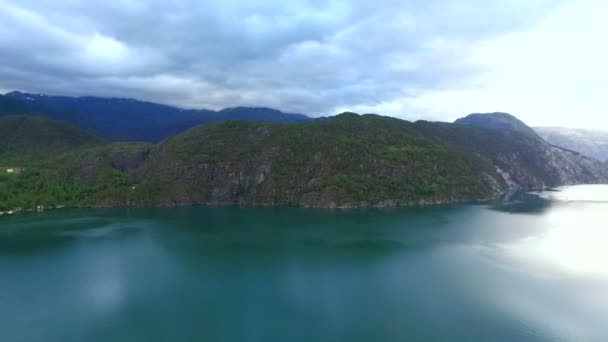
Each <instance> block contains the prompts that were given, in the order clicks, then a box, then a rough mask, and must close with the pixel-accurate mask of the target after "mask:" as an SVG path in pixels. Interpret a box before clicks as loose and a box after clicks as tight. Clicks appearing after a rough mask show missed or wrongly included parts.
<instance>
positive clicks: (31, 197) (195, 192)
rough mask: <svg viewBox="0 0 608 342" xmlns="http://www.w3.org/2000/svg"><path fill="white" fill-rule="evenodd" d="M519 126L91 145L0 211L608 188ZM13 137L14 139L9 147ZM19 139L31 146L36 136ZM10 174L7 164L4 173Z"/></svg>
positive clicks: (369, 202)
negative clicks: (563, 187) (579, 186)
mask: <svg viewBox="0 0 608 342" xmlns="http://www.w3.org/2000/svg"><path fill="white" fill-rule="evenodd" d="M30 120H31V119H30ZM515 120H517V119H515V118H514V117H506V116H505V115H503V114H488V115H482V116H479V115H476V116H474V120H468V119H466V118H465V119H463V120H459V121H458V122H459V123H458V124H450V123H436V122H426V121H419V122H415V123H412V122H408V121H403V120H399V119H395V118H390V117H383V116H378V115H362V116H360V115H357V114H353V113H345V114H341V115H338V116H335V117H331V118H328V119H325V120H318V121H310V122H303V123H296V124H279V123H271V122H251V121H225V122H217V123H211V124H207V125H202V126H197V127H194V128H192V129H189V130H188V131H186V132H184V133H181V134H177V135H175V136H173V137H171V138H168V139H166V140H164V141H162V142H160V143H157V144H138V143H108V142H99V141H98V140H85V141H84V143H83V144H80V143H79V144H75V145H74V148H71V149H70V150H68V151H65V152H61V153H50V154H47V155H46V157H41V156H37V157H36V158H26V155H27V154H28V153H23V155H24V156H23V158H22V159H21V163H22V164H19V165H15V164H11V165H12V166H16V167H20V168H22V169H24V170H25V171H24V172H22V173H20V174H18V175H3V174H1V173H0V190H1V191H0V210H3V209H7V208H14V207H32V206H36V205H45V206H56V205H58V204H61V205H78V206H142V205H146V206H149V205H163V206H174V205H265V206H277V205H298V206H306V207H367V206H395V205H407V204H414V203H448V202H449V203H452V202H462V201H473V200H482V199H489V198H494V197H496V196H498V195H499V194H501V193H503V192H505V191H510V190H517V189H543V188H547V187H555V186H560V185H566V184H579V183H606V182H608V167H607V165H606V164H603V163H601V162H599V161H597V160H595V159H592V158H589V157H586V156H583V155H581V154H579V153H576V152H573V151H569V150H565V149H561V148H558V147H555V146H552V145H550V144H549V143H547V142H545V141H544V140H543V139H542V138H540V137H539V136H538V135H536V134H535V133H533V132H532V133H530V130H528V129H525V127H527V126H525V124H523V123H521V121H519V120H517V121H515ZM520 123H521V124H520ZM0 125H3V122H2V121H0ZM47 125H49V127H55V126H56V125H57V123H51V122H47ZM521 125H524V126H525V127H524V126H521ZM11 131H12V129H5V132H6V134H7V136H10V134H11ZM15 134H19V135H21V136H22V137H23V139H25V140H26V141H27V140H28V139H35V138H34V137H33V135H36V134H37V133H35V132H26V131H24V132H21V133H15ZM66 134H67V135H69V136H73V133H72V131H71V130H70V131H69V132H66ZM82 134H85V133H82ZM14 138H15V136H14V135H13V136H11V137H9V138H7V139H14ZM52 139H55V138H51V140H52ZM68 140H72V138H70V139H68ZM6 164H7V163H6V162H5V161H3V159H2V155H1V154H0V165H6ZM6 194H13V195H11V196H7V195H6Z"/></svg>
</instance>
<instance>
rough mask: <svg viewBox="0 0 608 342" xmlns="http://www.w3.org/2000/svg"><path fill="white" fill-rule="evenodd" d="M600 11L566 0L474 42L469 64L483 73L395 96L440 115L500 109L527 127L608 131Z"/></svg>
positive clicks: (590, 1) (596, 4) (588, 2)
mask: <svg viewBox="0 0 608 342" xmlns="http://www.w3.org/2000/svg"><path fill="white" fill-rule="evenodd" d="M606 11H608V5H607V4H605V2H603V1H599V0H582V1H571V2H569V3H567V4H565V5H563V6H561V7H559V8H558V9H556V10H555V11H553V12H551V13H550V14H549V15H548V16H547V17H546V18H545V19H544V20H542V21H541V22H540V23H539V24H538V25H537V26H535V27H533V28H531V29H529V30H525V31H521V32H514V33H511V34H508V35H505V36H502V37H499V38H496V39H491V40H487V41H484V42H481V43H480V44H478V46H477V47H476V48H474V49H473V50H472V51H471V56H470V58H471V63H473V64H475V65H479V66H481V67H483V68H485V69H487V70H488V71H486V72H484V73H481V74H479V75H478V76H477V77H476V78H475V79H473V82H472V87H470V88H461V89H445V90H441V91H431V92H426V93H424V94H422V95H421V96H419V97H416V98H414V99H404V100H402V101H403V103H406V104H408V105H411V106H414V107H418V108H421V110H422V111H424V112H427V113H431V114H433V115H434V116H440V117H446V118H456V117H458V116H462V115H464V114H466V113H471V112H487V111H505V112H510V113H513V114H515V115H517V116H518V117H520V118H521V119H523V120H524V121H526V122H527V123H529V124H531V125H561V126H569V127H586V128H598V127H603V128H605V129H608V116H607V115H606V114H607V112H608V97H606V96H605V89H608V67H606V61H607V60H608V46H607V45H606V44H604V43H603V41H604V40H605V37H604V35H605V32H608V22H607V21H606V20H605V16H604V13H606Z"/></svg>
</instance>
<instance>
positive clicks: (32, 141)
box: [0, 115, 101, 161]
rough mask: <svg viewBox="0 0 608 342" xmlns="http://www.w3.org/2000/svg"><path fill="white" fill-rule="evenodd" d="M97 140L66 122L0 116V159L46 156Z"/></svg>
mask: <svg viewBox="0 0 608 342" xmlns="http://www.w3.org/2000/svg"><path fill="white" fill-rule="evenodd" d="M99 143H101V140H100V139H98V138H96V137H95V136H93V135H90V134H88V133H85V132H83V131H82V130H80V129H78V128H76V127H74V126H71V125H69V124H66V123H63V122H59V121H54V120H48V119H44V118H40V117H34V116H18V115H8V116H1V117H0V146H2V147H1V148H0V158H1V160H4V161H6V160H7V159H16V160H21V159H36V158H47V157H48V156H49V155H51V154H59V153H63V152H66V151H69V150H73V149H77V148H79V147H82V146H86V145H94V144H99Z"/></svg>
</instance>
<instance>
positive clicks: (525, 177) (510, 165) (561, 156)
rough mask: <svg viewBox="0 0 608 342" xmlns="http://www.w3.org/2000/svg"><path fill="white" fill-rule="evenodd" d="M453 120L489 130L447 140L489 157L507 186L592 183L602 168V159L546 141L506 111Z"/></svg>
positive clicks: (527, 187)
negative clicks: (600, 160) (483, 133)
mask: <svg viewBox="0 0 608 342" xmlns="http://www.w3.org/2000/svg"><path fill="white" fill-rule="evenodd" d="M455 124H456V126H466V127H473V128H478V129H482V130H484V131H486V132H487V133H491V134H490V135H489V136H488V135H487V134H486V135H485V136H483V135H480V134H479V133H477V132H474V131H471V132H469V133H467V134H464V135H463V134H461V136H459V137H457V138H453V139H451V140H449V141H446V142H448V143H451V144H456V145H458V146H463V147H464V146H466V149H467V150H468V151H469V152H470V153H475V154H479V155H480V156H482V157H483V158H486V159H488V160H490V161H491V162H492V164H493V165H494V166H495V167H496V170H497V171H498V172H499V173H500V174H502V175H503V178H505V180H506V181H507V182H508V183H509V187H510V188H524V189H529V188H545V187H554V186H559V185H566V184H576V183H595V182H596V180H597V179H601V178H602V177H603V176H602V175H603V173H604V172H605V167H604V165H603V164H602V163H601V162H599V161H597V160H595V159H593V158H589V157H586V156H584V155H582V154H580V153H577V152H574V151H570V150H567V149H563V148H560V147H557V146H553V145H551V144H549V143H548V142H547V141H545V140H544V139H543V138H542V137H541V136H539V135H538V134H537V133H536V132H535V131H534V130H533V129H532V128H530V127H528V126H527V125H525V124H524V123H523V122H522V121H520V120H519V119H517V118H516V117H514V116H512V115H509V114H505V113H490V114H473V115H470V116H467V117H465V118H463V119H459V120H457V121H456V122H455ZM443 136H449V135H447V134H446V135H443ZM522 171H525V172H522Z"/></svg>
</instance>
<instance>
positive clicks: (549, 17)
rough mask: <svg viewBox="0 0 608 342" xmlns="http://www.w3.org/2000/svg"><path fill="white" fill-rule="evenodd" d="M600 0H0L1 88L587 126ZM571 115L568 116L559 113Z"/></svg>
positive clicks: (600, 48)
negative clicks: (502, 115)
mask: <svg viewBox="0 0 608 342" xmlns="http://www.w3.org/2000/svg"><path fill="white" fill-rule="evenodd" d="M606 9H608V6H607V5H604V3H603V2H601V1H599V0H542V1H524V0H497V1H485V0H468V1H458V0H438V1H433V2H421V1H417V0H416V1H414V0H410V1H393V0H377V1H374V2H355V1H346V0H313V1H279V0H254V1H247V2H243V1H237V0H225V1H204V2H201V1H194V0H183V1H179V2H166V1H161V0H147V1H143V0H129V1H123V0H120V1H119V0H106V1H100V2H97V1H96V2H91V1H79V0H65V1H61V2H57V1H52V0H19V1H17V0H0V88H3V89H19V90H25V91H35V92H44V93H50V94H66V95H100V96H106V95H108V96H131V97H137V98H140V99H145V100H152V101H160V102H164V103H169V104H173V105H180V106H183V107H208V108H211V109H217V108H221V107H227V106H236V105H259V106H271V107H276V108H279V109H283V110H287V111H298V112H305V113H309V114H312V115H328V114H333V113H336V112H338V111H341V110H354V111H359V112H376V113H380V114H387V115H395V116H399V117H402V118H407V119H419V118H423V119H434V120H451V119H455V118H457V117H459V116H462V115H465V114H468V113H470V112H481V111H509V112H512V113H513V114H516V115H519V116H521V117H522V119H524V120H525V121H527V122H529V123H531V124H535V125H569V126H591V125H593V126H597V125H603V126H604V127H605V128H608V119H603V117H602V118H600V117H599V115H600V113H601V112H602V111H604V110H605V109H606V105H607V104H606V101H607V100H605V97H604V96H603V94H602V93H601V91H602V90H601V89H605V88H606V80H607V79H608V75H607V73H608V71H607V70H608V69H607V68H605V67H604V66H603V64H604V61H605V60H607V58H606V57H608V56H607V54H608V53H607V48H606V46H605V44H602V42H603V38H604V37H602V34H603V32H607V27H606V26H607V24H605V23H604V20H603V18H602V15H601V14H602V13H604V12H605V10H606ZM573 118H574V119H573Z"/></svg>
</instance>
